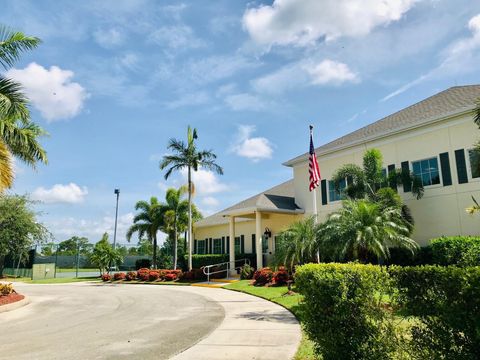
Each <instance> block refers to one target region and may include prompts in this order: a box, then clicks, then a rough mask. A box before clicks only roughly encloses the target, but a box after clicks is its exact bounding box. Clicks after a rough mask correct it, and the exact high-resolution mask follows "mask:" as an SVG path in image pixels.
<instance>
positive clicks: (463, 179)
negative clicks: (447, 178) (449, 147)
mask: <svg viewBox="0 0 480 360" xmlns="http://www.w3.org/2000/svg"><path fill="white" fill-rule="evenodd" d="M455 162H456V163H457V175H458V183H459V184H466V183H468V175H467V163H466V162H465V151H464V150H463V149H459V150H455Z"/></svg>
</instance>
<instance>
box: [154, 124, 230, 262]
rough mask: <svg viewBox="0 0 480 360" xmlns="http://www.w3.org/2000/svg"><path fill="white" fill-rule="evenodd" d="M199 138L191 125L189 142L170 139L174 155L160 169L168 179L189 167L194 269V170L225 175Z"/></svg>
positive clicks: (190, 230) (189, 216) (190, 246)
mask: <svg viewBox="0 0 480 360" xmlns="http://www.w3.org/2000/svg"><path fill="white" fill-rule="evenodd" d="M197 139H198V136H197V130H196V129H192V128H191V127H190V126H189V127H188V130H187V142H186V143H185V142H184V141H182V140H177V139H170V141H169V143H168V149H169V150H170V151H172V152H173V154H172V155H165V156H164V157H163V160H162V161H161V162H160V169H161V170H164V169H166V168H168V169H167V172H166V173H165V179H168V178H169V177H170V175H172V173H173V172H175V171H180V170H182V169H187V176H188V232H187V234H188V268H189V270H191V269H192V251H193V242H192V171H198V169H199V168H200V167H202V168H204V169H207V170H212V171H214V172H216V173H217V174H220V175H223V169H222V168H221V167H220V166H219V165H217V163H216V162H215V160H216V158H217V156H216V155H215V154H214V153H213V152H212V151H211V150H198V149H197V146H196V144H195V140H197Z"/></svg>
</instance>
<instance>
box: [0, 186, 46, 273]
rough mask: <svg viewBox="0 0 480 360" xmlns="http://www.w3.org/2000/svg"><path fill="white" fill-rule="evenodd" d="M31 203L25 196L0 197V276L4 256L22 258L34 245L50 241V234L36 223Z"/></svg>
mask: <svg viewBox="0 0 480 360" xmlns="http://www.w3.org/2000/svg"><path fill="white" fill-rule="evenodd" d="M32 205H33V202H32V201H30V200H29V199H28V198H27V197H26V196H19V195H0V276H1V275H2V274H3V266H4V260H5V256H7V255H11V256H12V257H16V258H19V257H24V255H25V253H26V252H27V251H28V249H29V248H30V247H31V246H32V245H34V244H41V243H43V242H45V241H47V240H48V239H51V234H50V232H49V231H48V230H47V228H45V226H43V225H42V224H41V223H39V222H37V219H36V215H37V214H36V213H35V211H33V210H32V208H31V207H32Z"/></svg>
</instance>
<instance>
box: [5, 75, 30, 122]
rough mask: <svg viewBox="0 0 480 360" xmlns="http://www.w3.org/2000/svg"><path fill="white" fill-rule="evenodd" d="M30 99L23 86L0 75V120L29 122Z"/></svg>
mask: <svg viewBox="0 0 480 360" xmlns="http://www.w3.org/2000/svg"><path fill="white" fill-rule="evenodd" d="M27 105H28V99H27V97H26V96H25V95H24V93H23V91H22V86H21V85H20V84H19V83H17V82H16V81H14V80H11V79H8V78H6V77H4V76H1V75H0V120H2V121H3V120H4V119H5V118H11V119H21V120H22V121H29V119H30V112H29V110H28V107H27Z"/></svg>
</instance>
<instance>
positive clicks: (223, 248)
mask: <svg viewBox="0 0 480 360" xmlns="http://www.w3.org/2000/svg"><path fill="white" fill-rule="evenodd" d="M222 254H225V236H222Z"/></svg>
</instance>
